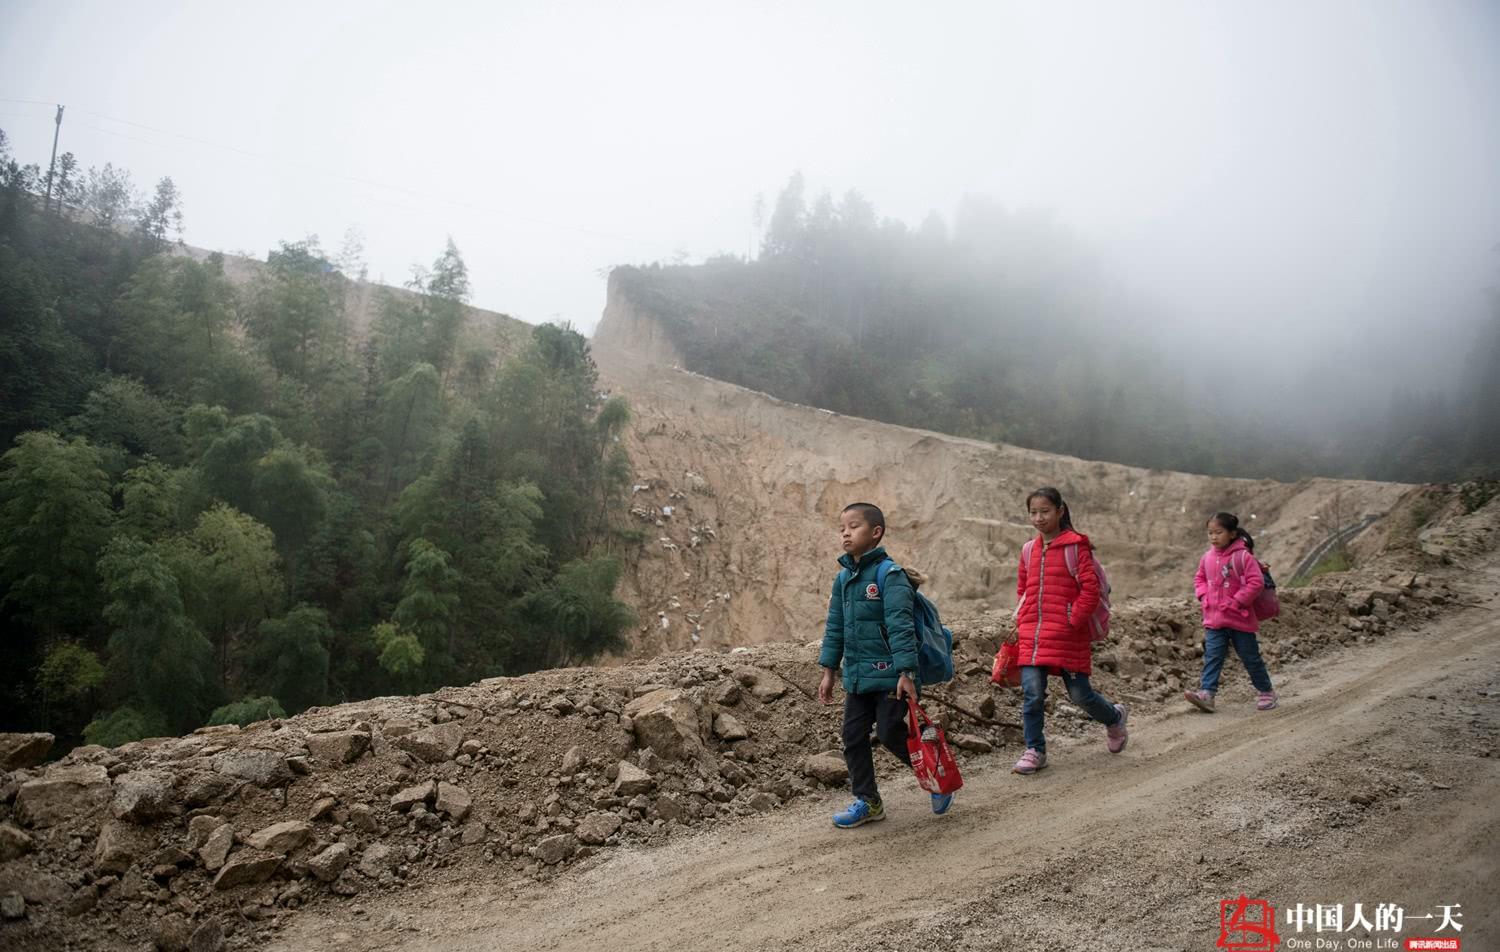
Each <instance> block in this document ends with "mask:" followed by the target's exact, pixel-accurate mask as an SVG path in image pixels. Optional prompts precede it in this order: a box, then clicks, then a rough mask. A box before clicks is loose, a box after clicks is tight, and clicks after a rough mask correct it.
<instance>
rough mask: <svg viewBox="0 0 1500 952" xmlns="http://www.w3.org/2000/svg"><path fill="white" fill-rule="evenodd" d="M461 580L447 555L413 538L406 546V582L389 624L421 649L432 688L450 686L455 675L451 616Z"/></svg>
mask: <svg viewBox="0 0 1500 952" xmlns="http://www.w3.org/2000/svg"><path fill="white" fill-rule="evenodd" d="M462 581H463V579H462V577H461V576H460V575H459V573H458V572H456V571H454V570H453V568H452V567H451V566H450V565H449V556H448V553H446V552H444V551H443V550H442V549H439V548H438V547H437V546H435V545H433V544H432V543H431V542H428V541H427V540H426V539H414V540H412V542H411V543H410V544H409V545H407V547H406V581H405V582H404V583H403V584H402V586H401V601H399V602H397V603H396V610H395V611H393V612H392V613H391V621H392V622H394V623H395V625H396V627H397V629H398V630H399V631H401V632H402V633H403V634H409V635H412V636H414V637H415V638H416V639H417V641H418V642H419V643H420V644H421V646H422V655H423V658H424V659H425V660H424V663H423V673H424V676H425V680H426V682H427V683H428V684H429V685H430V686H433V687H436V686H438V685H441V684H446V683H451V682H450V680H449V679H451V678H453V677H454V676H455V674H456V673H457V669H458V664H457V658H456V651H455V644H454V642H455V637H454V636H455V632H454V622H455V621H456V619H455V617H454V616H455V614H456V612H457V609H458V605H459V595H458V591H459V588H460V585H461V583H462Z"/></svg>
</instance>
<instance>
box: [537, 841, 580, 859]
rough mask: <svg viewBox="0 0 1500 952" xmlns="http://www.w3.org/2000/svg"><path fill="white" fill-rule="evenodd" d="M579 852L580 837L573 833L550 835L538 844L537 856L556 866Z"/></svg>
mask: <svg viewBox="0 0 1500 952" xmlns="http://www.w3.org/2000/svg"><path fill="white" fill-rule="evenodd" d="M576 852H578V837H576V836H574V835H573V834H572V833H562V834H560V835H558V836H549V837H547V838H546V839H544V840H542V841H541V842H540V843H538V844H537V845H536V858H537V859H539V860H541V861H542V862H544V863H546V864H547V865H548V866H556V865H557V864H558V863H561V862H562V861H563V860H565V859H567V858H569V857H570V856H572V855H573V854H574V853H576Z"/></svg>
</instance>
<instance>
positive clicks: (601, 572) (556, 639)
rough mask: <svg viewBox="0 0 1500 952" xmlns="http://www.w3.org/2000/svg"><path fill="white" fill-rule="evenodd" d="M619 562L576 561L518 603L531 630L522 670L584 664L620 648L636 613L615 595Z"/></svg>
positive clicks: (600, 559)
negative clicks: (524, 667)
mask: <svg viewBox="0 0 1500 952" xmlns="http://www.w3.org/2000/svg"><path fill="white" fill-rule="evenodd" d="M619 578H620V562H619V560H618V559H616V558H614V557H613V556H609V555H592V556H589V557H587V558H582V559H575V560H574V561H572V562H569V563H568V564H566V565H564V566H563V567H562V568H561V569H559V570H558V572H557V575H556V576H555V577H554V578H553V579H552V580H551V581H550V582H549V583H548V584H547V585H546V587H544V588H541V589H538V590H536V591H534V592H531V593H529V594H528V595H526V596H525V598H523V599H522V601H521V605H520V611H521V614H522V616H523V617H524V618H525V619H526V620H527V622H528V624H529V628H530V638H529V639H528V643H527V645H526V652H527V654H528V655H529V657H527V658H526V659H525V660H526V664H527V667H554V666H560V665H566V664H576V663H580V662H586V661H588V660H590V659H592V658H595V657H598V656H599V655H601V654H604V653H605V652H609V651H618V650H620V649H621V648H623V647H624V646H625V640H624V638H623V637H622V636H623V633H624V632H625V631H626V629H628V628H629V627H630V626H631V625H633V624H635V615H634V614H633V613H632V612H631V611H630V609H629V608H628V607H627V606H625V605H624V604H622V603H621V602H620V601H618V600H616V598H615V597H614V592H615V584H616V583H617V582H618V581H619Z"/></svg>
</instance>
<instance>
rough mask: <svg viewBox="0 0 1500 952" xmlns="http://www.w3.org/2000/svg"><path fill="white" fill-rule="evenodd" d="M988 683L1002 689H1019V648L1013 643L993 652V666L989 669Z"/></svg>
mask: <svg viewBox="0 0 1500 952" xmlns="http://www.w3.org/2000/svg"><path fill="white" fill-rule="evenodd" d="M990 681H991V682H992V683H994V684H998V685H1001V686H1002V687H1012V688H1014V687H1019V686H1020V684H1021V646H1020V645H1019V644H1017V643H1015V642H1011V643H1010V644H1003V645H1001V646H1000V650H999V651H997V652H995V666H994V667H993V668H991V669H990Z"/></svg>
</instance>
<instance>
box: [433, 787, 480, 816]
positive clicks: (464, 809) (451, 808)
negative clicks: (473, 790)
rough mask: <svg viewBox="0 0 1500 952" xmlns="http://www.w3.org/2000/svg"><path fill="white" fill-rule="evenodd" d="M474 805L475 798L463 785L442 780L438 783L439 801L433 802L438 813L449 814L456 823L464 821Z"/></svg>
mask: <svg viewBox="0 0 1500 952" xmlns="http://www.w3.org/2000/svg"><path fill="white" fill-rule="evenodd" d="M473 805H474V800H473V798H471V797H470V796H469V791H467V790H465V789H464V788H463V787H460V786H457V785H455V784H451V783H448V782H447V781H442V782H440V783H439V784H438V785H437V801H436V802H435V803H434V804H433V808H434V809H435V810H436V811H437V812H438V813H446V814H448V816H449V817H450V818H452V820H453V822H454V823H462V822H463V820H464V817H466V816H468V815H469V809H470V808H471V807H472V806H473Z"/></svg>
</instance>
